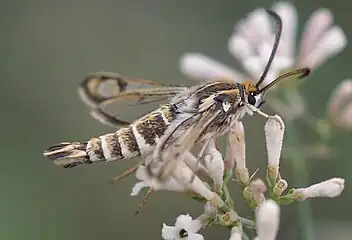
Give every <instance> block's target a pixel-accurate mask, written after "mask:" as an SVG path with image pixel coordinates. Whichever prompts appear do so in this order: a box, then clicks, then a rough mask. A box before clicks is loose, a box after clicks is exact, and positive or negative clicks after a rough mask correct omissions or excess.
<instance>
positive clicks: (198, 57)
mask: <svg viewBox="0 0 352 240" xmlns="http://www.w3.org/2000/svg"><path fill="white" fill-rule="evenodd" d="M273 10H274V11H276V12H277V13H278V14H279V15H280V17H281V18H282V22H283V30H282V35H281V40H280V43H279V47H278V50H277V53H276V56H275V58H274V60H273V62H272V65H271V68H270V70H269V72H268V74H267V76H266V78H265V81H264V82H263V83H262V86H264V85H266V84H267V83H268V82H271V81H272V80H273V79H274V78H275V77H277V76H278V75H279V74H280V73H282V72H284V71H288V70H291V69H292V68H296V67H310V68H311V70H314V69H316V68H317V67H318V66H320V65H321V64H322V63H323V62H325V61H326V60H328V59H329V58H331V57H333V56H335V55H337V54H338V53H340V52H341V51H342V50H343V49H344V48H345V47H346V45H347V39H346V36H345V34H344V32H343V30H342V29H341V28H340V27H339V26H336V25H334V24H333V15H332V13H331V11H330V10H328V9H317V10H316V11H314V12H313V13H312V15H311V17H310V19H309V20H308V22H307V24H306V26H305V28H304V32H303V35H302V39H301V41H300V49H298V50H296V49H295V45H296V44H295V43H296V30H297V18H298V14H297V11H296V8H295V7H294V5H293V4H292V3H291V2H276V3H275V4H274V6H273ZM272 22H273V20H272V19H271V18H270V17H269V16H268V14H267V13H266V12H265V11H264V9H261V8H259V9H255V10H254V11H253V12H251V13H250V14H248V16H247V17H246V18H244V19H242V20H241V21H240V22H239V23H238V24H236V26H235V29H234V32H233V34H232V35H231V37H230V38H229V40H228V49H229V52H230V53H231V54H232V55H233V56H234V57H235V58H236V59H237V60H238V61H239V62H240V63H241V65H242V67H243V69H244V70H245V71H246V73H242V72H241V71H238V70H236V69H233V68H231V67H229V66H226V65H224V64H222V63H219V62H217V61H215V60H213V59H211V58H209V57H207V56H204V55H203V54H201V53H192V52H190V53H186V54H184V55H183V56H182V57H181V59H180V69H181V71H182V72H183V73H184V74H185V75H187V76H189V77H190V78H193V79H196V80H210V79H215V78H223V77H226V78H232V79H234V81H236V82H243V81H244V80H248V79H251V80H252V81H255V82H256V81H257V80H258V79H259V78H260V76H261V74H262V73H263V70H264V68H265V65H266V64H267V61H268V59H269V55H270V52H271V50H272V47H273V41H274V30H273V28H272V27H271V26H272ZM295 53H298V54H295ZM273 88H275V86H274V87H273ZM290 94H291V96H287V97H286V98H287V99H286V101H283V100H282V99H280V100H279V99H277V98H274V97H272V99H270V101H269V102H268V104H269V105H270V106H271V107H272V108H273V109H274V110H275V111H277V112H280V114H281V115H282V116H283V117H284V118H285V119H296V118H298V117H300V116H301V115H302V114H303V113H304V111H305V103H304V100H303V99H302V97H301V96H300V94H299V92H297V90H296V89H292V91H291V92H290ZM287 109H289V110H290V111H287Z"/></svg>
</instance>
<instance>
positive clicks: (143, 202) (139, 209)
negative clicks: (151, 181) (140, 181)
mask: <svg viewBox="0 0 352 240" xmlns="http://www.w3.org/2000/svg"><path fill="white" fill-rule="evenodd" d="M152 193H153V188H152V187H150V188H149V189H148V192H147V193H146V194H145V195H144V198H143V201H142V202H141V204H139V206H138V208H137V210H136V212H135V213H134V214H135V215H138V214H139V213H140V211H141V210H142V208H143V207H144V206H145V204H146V203H147V201H148V199H149V197H150V195H151V194H152Z"/></svg>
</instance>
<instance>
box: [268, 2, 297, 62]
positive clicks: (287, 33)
mask: <svg viewBox="0 0 352 240" xmlns="http://www.w3.org/2000/svg"><path fill="white" fill-rule="evenodd" d="M273 10H274V11H275V12H276V13H277V14H279V16H280V17H281V19H282V34H281V40H280V41H281V42H280V45H279V49H278V54H279V55H280V56H285V57H287V58H290V59H294V57H295V56H294V52H295V40H296V28H297V11H296V8H295V6H294V5H293V4H292V3H291V2H277V3H275V4H274V5H273Z"/></svg>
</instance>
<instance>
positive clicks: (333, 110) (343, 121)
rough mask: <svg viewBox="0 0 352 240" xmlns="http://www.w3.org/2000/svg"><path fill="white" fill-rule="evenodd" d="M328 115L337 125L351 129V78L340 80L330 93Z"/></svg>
mask: <svg viewBox="0 0 352 240" xmlns="http://www.w3.org/2000/svg"><path fill="white" fill-rule="evenodd" d="M328 116H329V118H330V119H331V120H332V121H333V123H334V124H336V125H337V126H340V127H343V128H346V129H349V130H351V129H352V80H350V79H347V80H345V81H342V82H341V83H340V84H339V85H338V86H337V87H336V89H335V90H334V92H333V93H332V94H331V97H330V101H329V104H328Z"/></svg>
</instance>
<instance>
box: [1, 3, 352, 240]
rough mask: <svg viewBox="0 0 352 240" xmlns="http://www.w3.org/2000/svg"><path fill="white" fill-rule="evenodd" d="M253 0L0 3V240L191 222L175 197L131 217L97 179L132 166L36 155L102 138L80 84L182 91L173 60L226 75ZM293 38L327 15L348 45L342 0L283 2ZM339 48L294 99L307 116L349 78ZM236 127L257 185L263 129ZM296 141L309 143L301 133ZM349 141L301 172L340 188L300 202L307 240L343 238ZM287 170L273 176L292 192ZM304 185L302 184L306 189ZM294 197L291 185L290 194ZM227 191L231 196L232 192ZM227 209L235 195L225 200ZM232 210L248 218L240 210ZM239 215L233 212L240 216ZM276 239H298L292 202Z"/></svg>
mask: <svg viewBox="0 0 352 240" xmlns="http://www.w3.org/2000/svg"><path fill="white" fill-rule="evenodd" d="M273 3H274V1H272V0H270V1H264V0H261V1H259V0H248V1H235V0H220V1H215V0H192V1H186V0H178V1H176V0H174V1H162V0H149V1H132V0H130V1H129V0H115V1H111V0H110V1H93V0H86V1H79V0H76V1H64V0H62V1H44V0H33V1H20V0H12V1H1V5H0V13H1V14H0V31H1V34H0V42H1V44H0V52H1V65H0V72H1V77H2V80H1V84H2V85H1V87H0V99H1V101H0V107H1V117H0V126H1V138H0V146H1V151H0V159H1V160H0V161H1V167H0V169H1V170H0V171H1V174H0V186H1V187H0V192H1V195H0V196H1V205H0V239H4V240H7V239H11V240H20V239H26V240H32V239H33V240H34V239H36V240H37V239H65V240H76V239H85V240H95V239H104V240H109V239H141V238H142V239H160V238H161V237H160V230H161V225H162V223H163V222H165V223H167V224H169V225H173V224H174V221H175V219H176V217H177V216H178V215H179V214H180V213H187V212H189V213H191V215H193V216H197V215H198V214H200V213H201V211H202V206H200V205H199V204H197V203H195V202H193V201H191V200H190V199H189V198H187V197H185V196H183V195H182V194H176V193H171V192H157V193H156V194H154V195H153V196H151V198H150V201H149V203H148V204H147V205H146V206H145V208H144V209H143V210H142V212H141V213H140V215H139V216H137V217H135V216H134V211H135V209H136V208H137V206H138V205H139V203H140V201H141V200H142V195H141V196H139V197H131V196H130V195H129V194H130V191H131V188H132V186H133V184H134V183H135V179H134V177H130V178H128V179H125V180H123V181H121V182H119V183H118V184H116V185H109V184H107V181H108V180H109V179H111V178H112V177H114V176H115V175H117V174H119V173H120V172H122V171H123V170H124V169H126V168H127V167H128V166H131V165H132V164H133V163H134V162H135V161H136V160H134V161H133V163H132V161H130V162H128V161H125V162H119V163H114V164H98V165H88V166H83V167H80V168H76V169H62V168H59V167H56V166H54V165H53V164H52V163H51V162H50V161H48V160H47V159H45V158H44V157H43V156H42V152H43V149H44V148H46V147H48V146H49V145H51V144H54V143H57V142H60V141H64V140H86V139H89V138H90V137H92V136H98V135H101V134H103V133H106V132H109V131H114V130H113V129H111V128H109V127H107V126H104V125H102V124H100V123H98V122H97V121H95V120H94V119H93V118H91V117H90V115H89V111H88V108H87V107H86V106H85V105H84V104H83V103H82V102H81V101H80V99H79V98H78V96H77V93H76V89H77V86H78V84H79V83H80V81H81V80H82V79H83V77H84V76H85V75H86V74H87V73H90V72H95V71H99V70H106V71H114V72H120V73H123V74H126V75H132V76H139V77H145V78H147V79H155V80H158V81H160V82H162V83H180V84H190V83H194V82H192V81H191V80H189V79H187V78H186V77H185V76H184V75H183V74H182V73H181V72H180V70H179V68H178V63H179V58H180V56H181V55H182V54H183V53H185V52H189V51H192V52H202V53H204V54H206V55H208V56H211V57H213V58H215V59H218V60H219V61H222V62H224V63H227V64H229V65H230V66H235V67H236V66H238V63H236V62H235V61H234V59H233V58H232V56H231V55H230V54H229V53H228V51H227V41H228V38H229V36H230V35H231V33H232V30H233V27H234V24H235V23H236V21H238V20H239V19H241V18H242V17H244V16H245V15H246V14H247V13H248V12H250V11H252V10H253V9H254V8H256V7H260V6H263V7H270V6H271V4H273ZM294 4H295V5H296V6H297V9H298V13H299V22H300V26H299V27H300V29H301V28H302V26H303V23H304V22H305V20H307V18H308V17H309V15H310V14H311V13H312V11H314V10H315V9H316V8H319V7H326V8H330V9H331V10H332V11H333V13H334V16H335V23H336V24H338V25H340V26H341V27H342V28H343V29H344V30H345V33H346V35H347V38H348V39H351V38H352V30H351V28H350V22H351V21H352V17H351V15H350V9H349V7H350V6H351V4H349V3H348V2H347V1H342V0H335V1H329V0H324V1H314V0H306V1H303V0H302V1H295V2H294ZM351 59H352V51H351V47H350V46H348V47H347V48H346V49H345V51H344V52H343V53H341V54H340V55H339V56H338V57H336V58H333V59H331V60H329V61H328V62H327V63H326V64H325V65H324V66H323V67H321V68H319V69H318V70H317V71H316V72H315V73H314V75H313V77H312V78H310V80H309V82H307V83H306V85H305V88H304V90H303V92H304V94H305V96H306V97H307V99H308V104H309V106H310V108H311V109H312V110H313V112H312V114H313V115H315V116H318V117H320V116H323V115H324V114H325V107H326V103H327V101H328V98H329V96H330V93H331V90H332V89H333V88H334V87H335V86H336V85H337V84H338V83H339V82H340V81H342V80H343V79H345V78H349V77H352V73H351V71H350V70H351V67H350V65H351V64H350V61H351ZM247 120H248V121H247V122H246V123H245V128H246V130H247V131H246V138H247V145H251V146H248V147H247V148H248V159H249V161H250V163H249V167H250V170H251V171H253V170H255V169H256V168H257V167H260V168H261V169H262V171H261V172H260V176H264V171H263V170H264V168H265V166H266V162H265V156H266V155H265V149H264V146H265V145H264V134H263V123H264V121H263V119H261V118H259V117H253V118H247ZM301 130H302V131H301V132H299V133H298V134H299V135H300V137H302V138H305V139H312V141H313V140H314V138H315V136H314V135H313V133H312V132H310V131H306V129H304V127H302V129H301ZM349 136H350V133H347V132H344V131H339V132H338V135H337V136H335V137H334V139H333V140H332V141H331V144H332V145H333V146H334V147H335V151H334V154H333V155H332V156H331V157H329V158H327V159H324V160H322V159H319V158H312V159H309V162H307V163H306V165H307V168H308V172H309V183H315V182H319V181H322V180H325V179H327V178H330V177H334V176H340V177H343V178H345V179H346V188H345V191H344V193H343V195H342V196H340V197H339V198H335V199H316V200H312V201H311V206H312V209H313V211H312V214H313V229H312V231H313V233H314V237H315V239H330V238H331V237H334V238H335V239H351V236H352V229H351V226H352V225H351V224H352V216H351V212H352V204H351V201H352V193H351V190H352V187H351V186H350V185H349V182H350V180H351V179H352V161H351V159H350V156H351V150H350V146H351V145H350V144H351V143H350V137H349ZM290 166H291V165H290V163H288V162H287V161H286V162H285V161H284V160H283V163H282V165H281V171H282V174H283V175H284V176H285V179H287V180H288V181H289V183H291V185H292V184H294V182H295V181H296V180H295V179H294V178H293V173H292V171H291V170H290ZM307 184H308V183H307ZM295 187H300V186H295ZM237 190H238V189H237V187H236V186H235V185H234V192H236V193H237V194H238V191H237ZM235 199H236V197H235ZM238 209H241V210H240V212H243V213H245V214H250V212H249V211H248V210H247V207H246V205H245V204H244V203H241V202H240V203H238ZM242 209H243V210H242ZM282 211H283V212H282V218H281V219H282V221H281V230H280V235H279V238H278V239H299V238H300V231H301V230H300V228H299V226H298V223H297V219H298V216H297V204H295V205H292V206H288V207H285V208H283V209H282ZM203 232H204V233H205V238H206V239H228V238H229V233H228V232H226V231H225V230H224V229H222V228H217V227H214V228H211V229H206V230H205V231H203Z"/></svg>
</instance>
